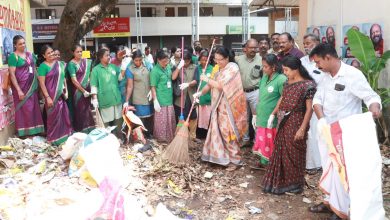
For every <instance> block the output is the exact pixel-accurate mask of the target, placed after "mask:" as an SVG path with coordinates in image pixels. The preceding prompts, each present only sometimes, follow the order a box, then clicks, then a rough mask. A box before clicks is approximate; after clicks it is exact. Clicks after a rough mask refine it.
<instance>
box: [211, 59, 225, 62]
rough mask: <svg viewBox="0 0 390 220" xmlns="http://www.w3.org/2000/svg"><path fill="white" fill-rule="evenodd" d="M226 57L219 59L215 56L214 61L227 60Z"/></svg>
mask: <svg viewBox="0 0 390 220" xmlns="http://www.w3.org/2000/svg"><path fill="white" fill-rule="evenodd" d="M225 59H226V58H220V59H217V58H214V61H215V62H219V61H222V60H225Z"/></svg>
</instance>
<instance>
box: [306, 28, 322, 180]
mask: <svg viewBox="0 0 390 220" xmlns="http://www.w3.org/2000/svg"><path fill="white" fill-rule="evenodd" d="M318 44H320V38H319V37H318V36H317V35H315V34H307V35H305V36H304V37H303V48H304V49H305V53H306V56H304V57H302V58H301V62H302V65H303V66H304V67H305V68H306V70H307V71H308V72H309V74H310V76H311V77H313V79H314V80H315V82H316V84H317V85H318V84H319V82H320V81H321V79H322V77H323V76H324V73H323V72H322V71H321V70H319V69H318V68H317V67H316V63H315V62H314V61H313V59H310V57H309V55H310V53H311V51H312V50H313V48H315V47H316V46H317V45H318ZM317 121H318V120H317V117H316V116H315V114H313V115H312V117H311V119H310V129H309V132H308V138H307V150H306V172H307V173H308V174H309V175H314V174H316V173H317V172H319V171H320V170H321V157H320V151H319V149H318V140H317V132H316V131H317V129H316V128H317Z"/></svg>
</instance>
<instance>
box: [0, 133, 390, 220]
mask: <svg viewBox="0 0 390 220" xmlns="http://www.w3.org/2000/svg"><path fill="white" fill-rule="evenodd" d="M151 146H152V149H151V150H149V151H147V152H144V153H140V152H139V151H138V150H139V148H141V147H143V144H131V145H126V146H123V145H122V146H120V144H119V141H118V139H117V138H116V137H115V136H114V135H112V134H110V130H105V129H95V130H94V131H92V132H91V133H90V134H88V135H86V134H81V133H75V134H73V135H72V136H71V137H69V139H68V141H67V142H66V143H65V144H64V145H62V146H59V147H55V146H51V145H50V144H47V142H46V140H45V139H44V138H42V137H33V138H28V139H24V140H21V139H18V138H10V139H9V141H8V144H7V145H5V146H0V152H1V153H0V183H1V184H0V219H18V220H19V219H39V220H41V219H98V218H100V219H118V220H120V219H164V220H165V219H178V218H182V219H206V218H207V219H229V220H232V219H323V218H326V217H328V216H327V215H326V214H324V215H317V214H312V213H309V212H308V211H307V208H308V207H309V206H312V205H313V204H316V203H319V202H321V201H322V196H323V195H322V193H321V191H320V190H319V189H318V187H317V185H318V180H319V178H320V174H317V175H307V176H306V177H305V178H306V183H307V184H306V187H305V190H304V192H303V193H302V194H300V195H289V194H286V195H283V196H275V195H270V194H264V193H262V191H261V187H260V182H261V178H262V176H263V174H264V170H252V169H250V168H249V167H248V166H246V165H244V166H243V167H241V168H239V169H238V170H236V171H234V172H228V171H226V170H225V169H224V167H222V166H218V165H213V164H210V163H204V162H202V161H201V160H200V157H201V149H202V144H201V143H195V142H191V143H190V149H189V150H190V156H191V162H190V163H189V164H187V165H186V166H184V167H183V166H182V167H177V166H173V165H171V164H169V163H167V161H163V160H161V152H162V150H163V149H164V148H165V147H166V146H162V145H159V144H158V143H153V144H151ZM242 151H243V158H244V162H250V161H254V160H256V159H257V158H256V157H255V156H254V155H253V154H252V153H251V151H250V149H242ZM381 153H382V157H383V158H382V159H383V176H382V177H383V197H384V206H385V210H386V212H387V213H390V148H389V147H388V146H381ZM129 213H130V214H129Z"/></svg>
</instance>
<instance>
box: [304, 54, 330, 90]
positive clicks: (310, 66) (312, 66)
mask: <svg viewBox="0 0 390 220" xmlns="http://www.w3.org/2000/svg"><path fill="white" fill-rule="evenodd" d="M301 62H302V65H303V66H304V67H305V68H306V70H307V71H308V72H309V74H310V76H311V77H313V79H314V81H315V82H316V83H317V85H318V83H319V82H320V81H321V79H322V78H323V77H324V73H323V72H322V71H321V70H319V69H318V68H317V65H316V63H315V62H314V61H311V60H310V58H309V55H306V56H304V57H302V58H301Z"/></svg>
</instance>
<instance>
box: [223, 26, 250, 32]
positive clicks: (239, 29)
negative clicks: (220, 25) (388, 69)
mask: <svg viewBox="0 0 390 220" xmlns="http://www.w3.org/2000/svg"><path fill="white" fill-rule="evenodd" d="M254 32H255V26H253V25H251V26H250V33H251V34H253V33H254ZM226 34H242V25H226Z"/></svg>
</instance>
